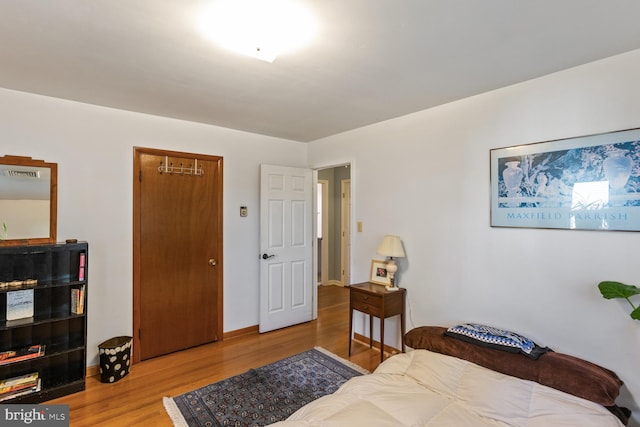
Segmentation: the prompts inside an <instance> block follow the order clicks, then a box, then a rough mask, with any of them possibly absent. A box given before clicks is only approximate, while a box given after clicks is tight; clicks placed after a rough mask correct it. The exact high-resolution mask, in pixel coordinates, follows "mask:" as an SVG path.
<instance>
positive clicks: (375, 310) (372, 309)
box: [351, 301, 382, 317]
mask: <svg viewBox="0 0 640 427" xmlns="http://www.w3.org/2000/svg"><path fill="white" fill-rule="evenodd" d="M351 307H352V308H353V309H354V310H358V311H359V312H362V313H365V314H370V315H373V316H376V317H380V313H381V312H382V310H380V307H378V306H376V305H372V304H369V303H366V302H362V301H351Z"/></svg>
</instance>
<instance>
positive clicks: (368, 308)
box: [349, 282, 406, 362]
mask: <svg viewBox="0 0 640 427" xmlns="http://www.w3.org/2000/svg"><path fill="white" fill-rule="evenodd" d="M405 295H406V290H405V289H404V288H400V289H399V290H397V291H388V290H387V288H386V287H384V286H383V285H377V284H375V283H370V282H365V283H358V284H357V285H351V286H349V356H351V344H352V341H353V339H352V335H353V310H358V311H360V312H362V313H365V314H368V315H369V348H372V347H373V317H374V316H375V317H377V318H379V319H380V362H382V361H383V360H384V319H386V318H387V317H392V316H397V315H400V332H401V334H402V335H401V341H402V352H403V353H404V328H405V324H404V299H405Z"/></svg>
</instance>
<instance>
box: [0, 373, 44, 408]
mask: <svg viewBox="0 0 640 427" xmlns="http://www.w3.org/2000/svg"><path fill="white" fill-rule="evenodd" d="M40 389H41V381H40V378H39V376H38V373H37V372H33V373H30V374H26V375H21V376H19V377H14V378H7V379H4V380H0V402H2V401H4V400H8V399H13V398H15V397H18V396H24V395H25V394H30V393H35V392H38V391H40Z"/></svg>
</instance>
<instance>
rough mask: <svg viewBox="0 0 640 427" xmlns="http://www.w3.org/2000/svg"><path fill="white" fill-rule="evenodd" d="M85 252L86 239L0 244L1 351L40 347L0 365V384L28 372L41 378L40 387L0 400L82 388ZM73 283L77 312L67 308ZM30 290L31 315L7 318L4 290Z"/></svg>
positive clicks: (34, 398)
mask: <svg viewBox="0 0 640 427" xmlns="http://www.w3.org/2000/svg"><path fill="white" fill-rule="evenodd" d="M88 255H89V254H88V244H87V243H86V242H78V243H69V244H67V243H56V244H43V245H27V246H3V247H0V352H5V351H11V350H17V349H20V348H23V347H27V346H31V345H38V344H39V345H44V346H45V353H44V355H42V356H39V357H37V358H32V359H27V360H21V361H15V362H12V363H6V364H0V385H1V384H2V382H3V381H6V380H8V379H11V378H16V377H19V376H21V375H26V374H30V373H33V372H37V373H38V377H39V379H40V381H41V389H40V391H35V392H32V393H29V394H25V395H22V396H18V397H14V398H12V399H8V400H4V401H2V402H0V403H2V404H5V403H39V402H44V401H47V400H51V399H55V398H57V397H61V396H64V395H67V394H71V393H75V392H78V391H81V390H84V389H85V374H86V358H87V314H86V313H87V310H86V301H87V297H86V295H87V294H86V291H87V288H88V287H87V273H88V259H89V258H88ZM74 288H75V289H82V290H83V291H84V310H83V311H82V313H79V314H77V313H73V312H72V308H71V306H72V304H71V298H72V297H71V295H72V289H74ZM31 289H33V303H32V309H33V316H29V317H23V318H19V319H14V320H7V314H8V313H7V310H8V308H7V297H8V294H10V293H11V292H16V291H24V290H31ZM30 292H31V291H29V292H27V294H30ZM12 317H14V316H12ZM0 398H2V394H0Z"/></svg>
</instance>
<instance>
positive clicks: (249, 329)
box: [222, 325, 260, 340]
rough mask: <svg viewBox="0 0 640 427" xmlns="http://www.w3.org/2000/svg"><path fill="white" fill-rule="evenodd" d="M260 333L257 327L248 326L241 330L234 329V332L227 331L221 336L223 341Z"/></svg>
mask: <svg viewBox="0 0 640 427" xmlns="http://www.w3.org/2000/svg"><path fill="white" fill-rule="evenodd" d="M258 333H260V330H259V329H258V325H253V326H249V327H246V328H242V329H236V330H235V331H229V332H225V333H224V334H222V339H223V340H228V339H231V338H238V337H241V336H244V335H254V334H258Z"/></svg>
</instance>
